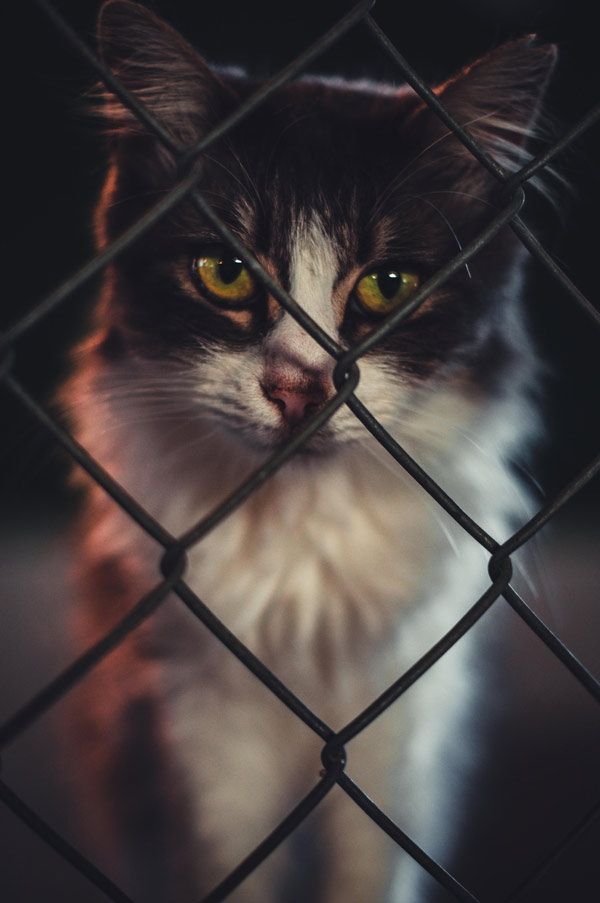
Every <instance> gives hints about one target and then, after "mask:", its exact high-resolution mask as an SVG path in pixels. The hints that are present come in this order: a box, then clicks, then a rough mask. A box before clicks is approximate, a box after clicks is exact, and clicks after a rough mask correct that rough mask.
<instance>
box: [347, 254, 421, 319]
mask: <svg viewBox="0 0 600 903" xmlns="http://www.w3.org/2000/svg"><path fill="white" fill-rule="evenodd" d="M419 282H420V280H419V277H418V275H417V273H415V272H413V271H412V270H403V269H401V268H400V267H395V266H393V265H385V266H380V267H377V268H376V269H374V270H371V272H370V273H367V274H366V275H364V276H363V277H362V278H361V279H359V280H358V282H357V283H356V286H355V288H354V295H355V297H356V300H357V301H358V303H359V304H360V306H361V307H362V308H363V310H365V311H366V312H367V313H370V314H374V315H375V316H378V317H384V316H385V315H386V314H389V313H391V312H392V311H393V310H395V309H396V308H397V307H400V306H401V305H402V304H404V302H405V301H408V299H409V298H410V297H411V296H412V295H414V293H415V292H416V290H417V289H418V287H419Z"/></svg>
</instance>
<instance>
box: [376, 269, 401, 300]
mask: <svg viewBox="0 0 600 903" xmlns="http://www.w3.org/2000/svg"><path fill="white" fill-rule="evenodd" d="M377 287H378V289H379V291H380V292H381V294H382V295H383V297H384V298H387V300H388V301H389V300H390V299H391V298H393V297H394V295H395V294H396V292H397V291H398V289H399V288H400V277H399V274H398V273H396V272H395V271H394V270H389V271H386V270H380V272H379V273H378V274H377Z"/></svg>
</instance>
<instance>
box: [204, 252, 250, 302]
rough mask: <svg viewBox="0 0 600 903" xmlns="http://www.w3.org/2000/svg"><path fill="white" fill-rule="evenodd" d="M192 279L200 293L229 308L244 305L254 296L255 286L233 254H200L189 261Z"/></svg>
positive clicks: (247, 271)
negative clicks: (201, 291)
mask: <svg viewBox="0 0 600 903" xmlns="http://www.w3.org/2000/svg"><path fill="white" fill-rule="evenodd" d="M192 275H193V276H194V278H195V280H196V282H197V283H198V284H199V287H200V289H201V290H204V291H205V292H206V293H207V294H208V295H210V296H211V297H212V298H214V299H215V300H217V301H221V302H222V303H224V304H226V305H232V306H233V307H237V306H242V305H244V304H246V303H247V302H248V301H250V300H251V299H252V298H253V297H254V295H255V294H256V292H257V285H256V282H255V281H254V279H253V277H252V275H251V274H250V272H249V270H248V268H247V267H246V265H245V263H244V261H243V260H241V259H240V258H239V257H238V256H237V254H236V253H235V252H234V251H229V250H219V251H218V252H215V251H213V250H212V249H211V250H210V251H209V252H207V253H205V254H201V255H200V256H199V257H196V258H195V259H194V261H193V264H192Z"/></svg>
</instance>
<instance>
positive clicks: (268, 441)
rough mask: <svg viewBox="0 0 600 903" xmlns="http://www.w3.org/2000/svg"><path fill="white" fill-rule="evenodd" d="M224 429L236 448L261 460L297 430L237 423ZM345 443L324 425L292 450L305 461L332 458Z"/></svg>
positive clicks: (294, 435)
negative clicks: (239, 424)
mask: <svg viewBox="0 0 600 903" xmlns="http://www.w3.org/2000/svg"><path fill="white" fill-rule="evenodd" d="M225 431H226V433H227V434H228V436H229V439H230V441H231V440H233V441H234V442H235V443H236V445H237V447H238V449H239V448H240V447H242V448H245V449H247V451H248V452H249V453H251V454H254V455H256V456H259V457H260V458H261V459H262V460H264V459H265V458H266V457H270V456H271V455H273V454H276V453H277V452H279V451H281V450H282V449H284V448H285V447H286V446H287V445H288V443H289V442H291V441H292V440H293V439H294V438H295V437H296V436H297V435H298V432H299V431H298V430H289V431H285V433H284V432H283V431H280V430H273V431H269V432H263V431H260V430H256V429H252V428H251V427H248V428H243V427H242V428H241V427H239V426H237V425H236V426H232V425H226V427H225ZM345 445H346V443H344V442H342V441H340V438H339V437H338V436H334V435H332V432H331V430H329V429H327V427H325V428H322V429H321V430H319V431H318V432H317V433H315V434H314V435H313V436H310V438H308V439H307V440H306V441H305V442H303V443H302V444H301V445H299V446H298V447H297V448H296V449H295V451H294V458H295V459H300V460H305V461H309V460H315V461H316V460H318V459H320V458H323V459H325V458H332V457H334V456H335V455H337V454H339V452H340V451H341V449H342V447H344V446H345Z"/></svg>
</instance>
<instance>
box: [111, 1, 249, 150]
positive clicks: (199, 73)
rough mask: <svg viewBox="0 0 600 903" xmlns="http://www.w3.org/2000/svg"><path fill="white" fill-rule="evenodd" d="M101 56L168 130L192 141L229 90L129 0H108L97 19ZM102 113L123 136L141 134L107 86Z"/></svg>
mask: <svg viewBox="0 0 600 903" xmlns="http://www.w3.org/2000/svg"><path fill="white" fill-rule="evenodd" d="M98 45H99V52H100V56H101V59H102V61H103V62H104V63H105V65H106V66H107V67H108V68H109V69H110V70H111V72H113V73H114V75H116V77H117V78H118V79H119V80H120V81H121V82H122V83H123V85H124V86H125V87H126V88H127V89H128V90H129V91H131V92H132V93H133V94H135V96H136V97H137V98H138V99H139V100H140V101H141V102H142V103H143V104H144V105H145V106H146V107H147V108H148V110H149V112H150V113H151V114H152V115H153V116H154V117H155V118H156V119H158V120H159V121H160V123H161V124H162V125H164V126H165V127H166V128H167V129H168V130H169V131H170V132H171V134H172V135H173V136H174V137H175V138H177V139H179V140H180V141H182V142H183V143H192V142H194V141H196V140H198V138H199V137H200V136H201V134H202V133H203V132H204V131H205V130H206V128H207V126H208V125H210V124H212V123H213V122H216V121H218V118H219V115H222V113H221V107H222V105H223V102H224V101H225V100H229V102H231V92H230V91H229V89H228V88H226V87H225V85H224V84H223V83H222V82H221V80H220V79H219V78H218V77H217V75H216V74H215V73H214V72H213V71H212V69H211V68H210V67H209V66H208V65H207V63H205V62H204V60H203V59H202V58H201V57H200V56H199V55H198V54H197V53H196V51H195V50H194V49H193V48H192V47H191V46H190V45H189V44H188V43H187V41H185V40H184V39H183V38H182V37H181V35H180V34H178V32H176V31H175V30H174V29H173V28H171V27H170V26H169V25H167V24H166V22H163V21H162V19H159V18H158V17H157V16H155V15H154V13H152V12H150V10H148V9H146V7H144V6H141V5H140V4H138V3H132V2H130V0H108V2H106V3H105V4H104V5H103V7H102V9H101V10H100V15H99V19H98ZM102 99H103V101H104V106H103V113H104V116H105V117H106V119H107V120H108V122H109V125H110V128H111V131H113V132H115V133H116V134H117V135H119V136H121V137H123V136H127V135H136V134H145V132H146V130H145V127H144V125H143V124H142V123H141V122H140V121H139V120H138V119H137V117H136V116H135V114H133V113H132V112H131V111H130V110H129V109H128V108H127V107H126V106H124V105H123V104H122V103H121V101H119V100H118V98H116V97H115V96H114V94H112V93H111V92H110V91H105V92H103V95H102Z"/></svg>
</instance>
